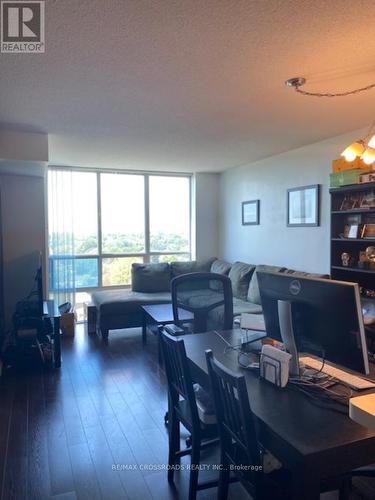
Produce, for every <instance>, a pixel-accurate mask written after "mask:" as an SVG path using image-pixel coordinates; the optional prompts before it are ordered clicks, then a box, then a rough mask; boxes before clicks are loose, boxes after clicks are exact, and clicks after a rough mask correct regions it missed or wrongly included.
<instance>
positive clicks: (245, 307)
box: [233, 298, 262, 316]
mask: <svg viewBox="0 0 375 500" xmlns="http://www.w3.org/2000/svg"><path fill="white" fill-rule="evenodd" d="M242 313H249V314H262V306H260V305H259V304H253V303H252V302H248V301H247V300H241V299H236V298H233V316H239V315H240V314H242Z"/></svg>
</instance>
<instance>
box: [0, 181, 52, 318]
mask: <svg viewBox="0 0 375 500" xmlns="http://www.w3.org/2000/svg"><path fill="white" fill-rule="evenodd" d="M0 190H1V219H2V220H1V223H2V245H3V276H4V302H5V304H4V305H5V319H6V323H7V325H8V326H9V324H10V319H11V316H12V314H13V312H14V307H15V305H16V303H17V302H18V301H19V300H21V299H23V298H24V297H25V296H26V295H27V294H28V293H29V292H30V290H31V289H32V287H33V284H34V276H35V272H36V269H37V266H38V261H39V252H41V251H42V252H43V253H44V251H45V206H44V178H43V177H35V176H34V177H32V176H24V175H6V174H5V175H4V174H2V175H0Z"/></svg>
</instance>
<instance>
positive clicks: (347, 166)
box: [332, 157, 372, 173]
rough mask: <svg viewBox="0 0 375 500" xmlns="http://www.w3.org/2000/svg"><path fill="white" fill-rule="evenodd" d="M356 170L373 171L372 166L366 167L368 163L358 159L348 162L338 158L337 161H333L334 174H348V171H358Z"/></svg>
mask: <svg viewBox="0 0 375 500" xmlns="http://www.w3.org/2000/svg"><path fill="white" fill-rule="evenodd" d="M356 169H362V170H364V171H371V170H372V166H371V165H366V163H365V162H364V161H362V160H361V159H360V158H358V157H357V158H356V159H355V160H353V161H346V160H345V158H338V159H337V160H333V161H332V172H333V173H338V172H346V171H347V170H356Z"/></svg>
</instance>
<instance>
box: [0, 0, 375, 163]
mask: <svg viewBox="0 0 375 500" xmlns="http://www.w3.org/2000/svg"><path fill="white" fill-rule="evenodd" d="M374 18H375V1H374V0H366V1H361V0H356V1H353V0H329V1H327V0H314V1H313V0H231V1H229V0H227V1H220V0H219V1H218V0H200V1H199V0H179V1H177V0H164V1H162V0H159V1H152V0H149V1H142V0H132V1H130V0H127V1H124V0H121V1H120V0H105V1H103V0H79V1H77V0H54V1H53V0H47V1H46V53H45V54H38V55H34V54H32V55H31V54H30V55H28V54H21V55H15V54H1V55H0V75H1V77H0V78H1V80H0V123H1V125H2V126H7V127H10V128H15V129H17V128H19V129H22V130H28V129H30V130H36V131H44V132H48V133H49V134H51V143H50V145H51V151H50V157H51V160H52V162H54V163H70V164H76V165H78V164H80V165H92V166H123V167H124V168H143V169H145V168H146V169H148V168H150V169H152V168H157V169H159V170H160V169H161V170H185V171H220V170H224V169H226V168H229V167H233V166H236V165H240V164H244V163H248V162H251V161H254V160H257V159H260V158H263V157H266V156H270V155H273V154H276V153H279V152H282V151H286V150H289V149H292V148H296V147H299V146H302V145H305V144H309V143H312V142H316V141H319V140H321V139H324V138H327V137H331V136H334V135H338V134H341V133H343V132H346V131H349V130H354V129H357V128H360V127H362V126H365V125H366V124H368V123H369V122H371V121H372V120H373V119H374V118H375V116H374V110H375V106H374V104H375V90H372V91H370V92H367V93H365V94H362V95H357V96H353V97H348V98H345V99H335V100H329V99H325V100H323V99H316V98H305V97H302V96H299V95H296V94H295V93H294V92H293V91H292V90H290V89H287V88H285V87H284V85H283V82H284V80H285V79H286V78H288V77H291V76H298V75H302V76H305V77H306V78H307V79H308V81H309V85H308V87H306V89H307V88H309V89H320V90H328V91H331V90H339V89H340V90H341V89H348V88H351V87H355V86H362V85H366V84H368V83H372V82H374V81H375V23H374V22H373V20H374ZM93 163H95V165H93Z"/></svg>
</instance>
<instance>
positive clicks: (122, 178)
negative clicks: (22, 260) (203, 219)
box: [48, 168, 191, 302]
mask: <svg viewBox="0 0 375 500" xmlns="http://www.w3.org/2000/svg"><path fill="white" fill-rule="evenodd" d="M56 171H58V176H56ZM190 213H191V179H190V176H183V175H181V176H180V175H161V174H160V175H159V174H143V173H142V174H138V173H137V174H130V173H123V172H104V171H82V170H72V169H60V168H59V169H55V168H51V169H50V170H49V176H48V218H49V264H50V265H49V289H50V292H51V293H52V294H53V292H54V291H55V290H56V289H57V288H58V287H59V286H60V287H61V281H62V280H63V279H64V278H65V277H64V273H63V270H64V272H65V273H66V268H67V259H68V260H69V264H71V265H69V266H68V269H69V272H70V273H72V274H73V275H74V276H73V278H74V279H73V281H74V287H75V290H76V302H78V301H79V297H82V299H83V298H84V300H87V293H88V292H90V291H92V290H95V289H97V288H107V287H124V286H129V285H130V282H131V266H132V264H133V263H134V262H145V263H147V262H171V261H176V260H189V259H190V258H191V239H190V233H191V217H190ZM70 260H71V262H70Z"/></svg>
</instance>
